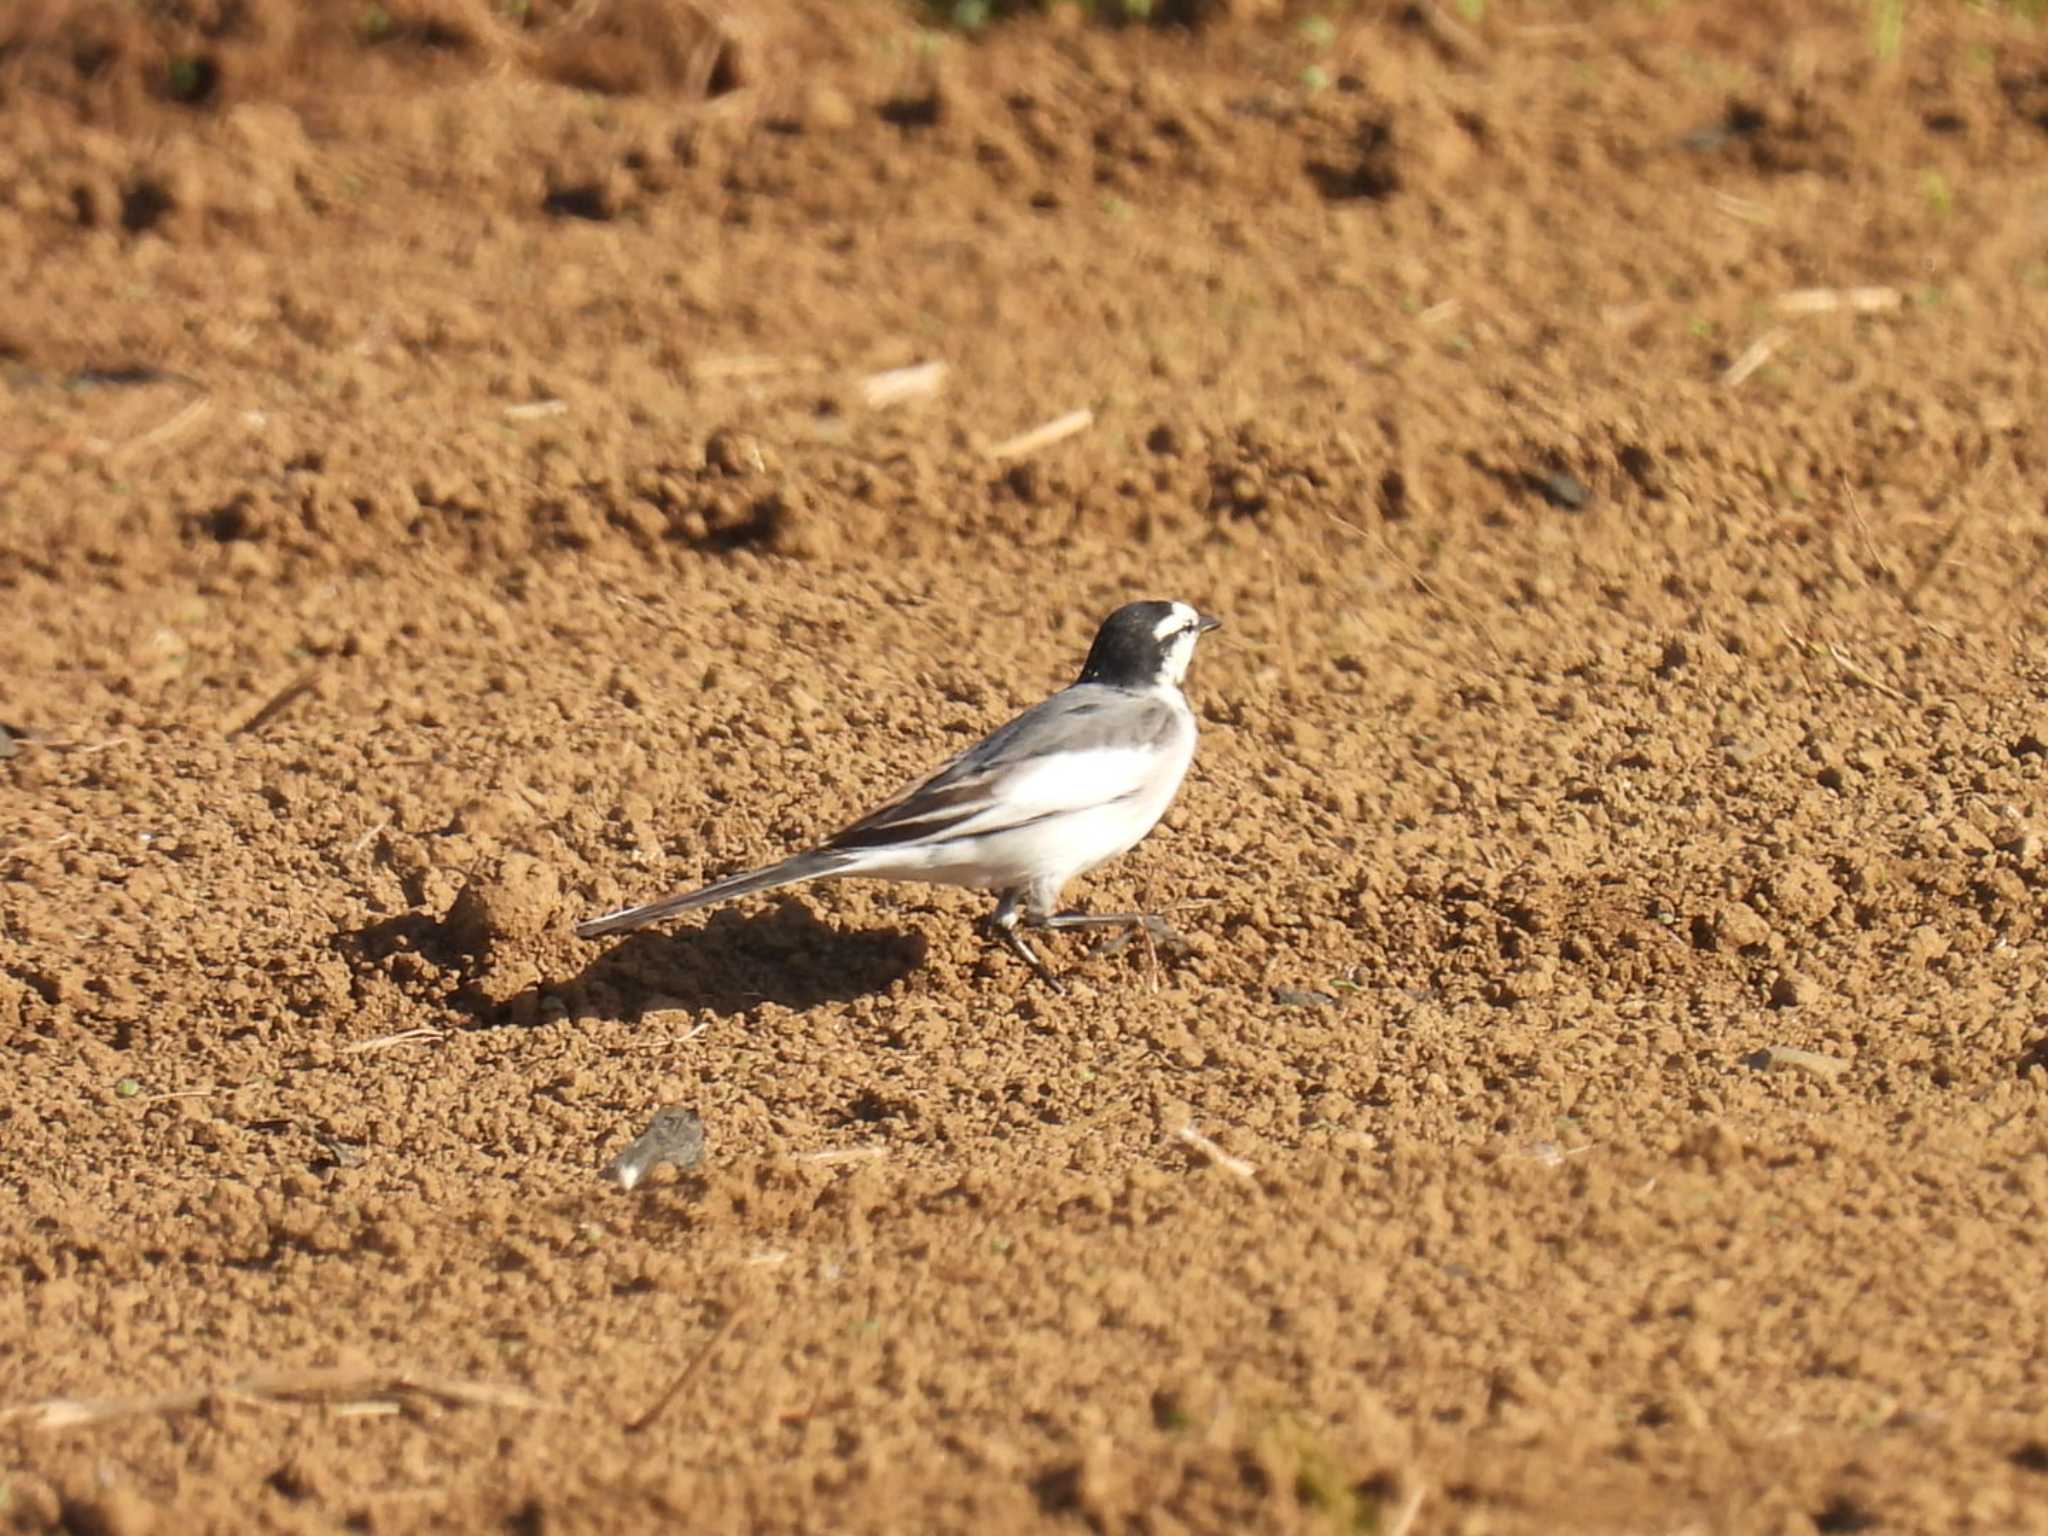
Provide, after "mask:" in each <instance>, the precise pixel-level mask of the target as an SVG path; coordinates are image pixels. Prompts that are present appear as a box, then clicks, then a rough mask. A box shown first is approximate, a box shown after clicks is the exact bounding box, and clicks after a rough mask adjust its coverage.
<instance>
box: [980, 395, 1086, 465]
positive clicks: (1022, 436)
mask: <svg viewBox="0 0 2048 1536" xmlns="http://www.w3.org/2000/svg"><path fill="white" fill-rule="evenodd" d="M1094 425H1095V413H1094V412H1093V411H1091V410H1089V409H1087V408H1086V407H1085V406H1084V407H1082V408H1081V409H1080V410H1078V411H1069V412H1067V414H1066V415H1064V416H1056V417H1054V418H1053V419H1052V420H1051V421H1048V422H1047V423H1046V424H1045V425H1044V426H1042V427H1033V428H1032V429H1031V430H1030V431H1029V432H1020V433H1018V434H1017V435H1016V436H1015V437H1010V438H1005V439H1004V440H1003V441H1002V442H1000V443H997V444H996V445H995V447H993V448H991V449H989V451H988V456H989V457H990V458H992V459H1021V458H1023V457H1024V456H1025V455H1026V454H1028V453H1036V452H1038V450H1039V449H1041V448H1050V447H1051V446H1052V445H1053V444H1054V443H1057V442H1060V441H1061V440H1063V439H1065V438H1069V437H1072V436H1073V435H1074V434H1075V433H1077V432H1086V431H1087V430H1088V429H1089V428H1090V427H1092V426H1094Z"/></svg>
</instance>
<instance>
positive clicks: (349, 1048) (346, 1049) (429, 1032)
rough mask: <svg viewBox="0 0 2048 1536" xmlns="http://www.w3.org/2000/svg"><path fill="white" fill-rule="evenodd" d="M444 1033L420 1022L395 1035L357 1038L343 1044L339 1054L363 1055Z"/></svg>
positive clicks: (439, 1037) (443, 1035) (440, 1037)
mask: <svg viewBox="0 0 2048 1536" xmlns="http://www.w3.org/2000/svg"><path fill="white" fill-rule="evenodd" d="M446 1035H447V1031H446V1030H440V1029H433V1028H431V1027H429V1026H427V1025H424V1024H422V1025H421V1026H420V1027H419V1028H418V1029H401V1030H400V1031H399V1032H398V1033H397V1034H395V1035H378V1036H377V1037H376V1038H375V1039H373V1040H358V1041H356V1042H355V1043H354V1044H353V1045H344V1046H343V1047H342V1048H341V1054H342V1055H344V1056H363V1055H367V1054H368V1053H369V1052H371V1051H388V1050H390V1049H391V1048H392V1047H393V1046H395V1045H412V1044H415V1043H417V1042H423V1041H427V1040H440V1039H444V1038H446Z"/></svg>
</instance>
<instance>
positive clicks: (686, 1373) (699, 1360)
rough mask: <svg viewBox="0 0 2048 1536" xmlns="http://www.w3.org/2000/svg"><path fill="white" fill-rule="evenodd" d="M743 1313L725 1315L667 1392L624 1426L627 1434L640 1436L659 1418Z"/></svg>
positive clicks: (671, 1383) (702, 1366)
mask: <svg viewBox="0 0 2048 1536" xmlns="http://www.w3.org/2000/svg"><path fill="white" fill-rule="evenodd" d="M744 1311H745V1309H744V1308H735V1309H734V1310H733V1311H731V1312H728V1313H727V1314H726V1316H725V1321H724V1322H722V1323H720V1324H719V1325H718V1331H717V1332H716V1333H714V1334H712V1335H711V1337H710V1338H708V1339H706V1340H705V1341H704V1345H703V1347H702V1348H701V1349H699V1350H698V1351H697V1353H696V1354H695V1355H694V1356H693V1357H692V1358H691V1360H690V1363H689V1364H688V1365H686V1366H684V1367H683V1369H682V1372H681V1374H680V1375H678V1376H677V1377H676V1379H675V1380H674V1381H672V1382H670V1383H669V1388H668V1390H667V1391H666V1392H664V1393H662V1394H661V1396H660V1397H659V1398H658V1399H656V1401H655V1404H654V1406H653V1407H652V1408H649V1409H648V1410H647V1411H646V1412H645V1413H643V1414H641V1415H640V1417H639V1418H637V1419H635V1420H633V1422H632V1423H630V1424H628V1425H627V1426H626V1433H627V1434H629V1435H637V1434H640V1433H642V1432H644V1431H645V1430H646V1429H647V1428H648V1427H649V1426H651V1425H652V1424H653V1423H654V1421H655V1420H656V1419H658V1418H660V1417H661V1415H662V1413H663V1412H664V1411H665V1410H666V1409H667V1408H668V1405H669V1404H670V1403H672V1402H674V1401H675V1397H676V1394H677V1393H678V1392H680V1391H682V1390H683V1387H684V1385H685V1384H686V1383H688V1381H689V1380H690V1378H691V1377H693V1376H695V1375H696V1374H697V1373H698V1372H699V1371H701V1370H702V1369H703V1368H704V1364H705V1362H706V1361H707V1360H709V1359H710V1358H711V1352H712V1351H713V1350H715V1349H717V1348H718V1346H719V1345H720V1344H723V1343H724V1342H725V1340H726V1336H727V1335H728V1334H730V1333H731V1332H732V1331H733V1329H734V1327H735V1326H737V1324H738V1323H739V1320H740V1317H741V1316H742V1315H743V1313H744Z"/></svg>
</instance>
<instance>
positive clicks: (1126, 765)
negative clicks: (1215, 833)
mask: <svg viewBox="0 0 2048 1536" xmlns="http://www.w3.org/2000/svg"><path fill="white" fill-rule="evenodd" d="M1180 728H1181V722H1180V719H1179V717H1178V716H1177V714H1176V713H1175V711H1174V709H1173V706H1172V705H1171V704H1169V703H1168V702H1166V701H1165V700H1163V699H1154V698H1149V697H1145V696H1142V695H1133V694H1128V693H1119V692H1111V691H1108V690H1095V689H1084V688H1082V687H1076V688H1069V689H1067V690H1066V691H1065V692H1063V693H1057V694H1054V695H1053V696H1052V697H1051V698H1050V699H1047V700H1046V701H1045V702H1044V703H1043V704H1040V705H1038V706H1037V707H1035V708H1033V709H1030V710H1027V711H1026V712H1025V713H1023V714H1021V715H1019V716H1018V717H1017V718H1016V719H1015V720H1012V721H1011V722H1010V723H1009V724H1008V725H1006V726H1004V727H1002V729H1000V730H998V731H997V732H995V734H993V735H992V736H990V737H988V738H987V739H986V740H984V741H982V742H980V743H978V744H976V745H975V746H973V747H970V748H969V749H968V750H967V751H965V752H963V753H961V754H960V756H958V757H956V758H954V759H953V760H952V761H951V762H949V763H947V764H946V765H945V766H944V767H942V768H940V769H939V770H938V772H936V773H934V774H933V775H932V776H931V777H930V778H927V779H924V780H922V781H920V782H919V783H916V784H913V785H911V786H910V787H909V788H908V789H906V790H904V791H903V792H902V793H901V794H898V795H897V796H895V797H894V798H893V799H891V800H889V801H887V802H885V803H884V804H882V805H880V806H877V807H876V808H875V809H874V810H873V811H871V812H869V813H868V814H867V815H866V816H864V817H862V818H861V819H860V820H859V821H857V822H855V823H854V824H853V825H852V826H850V827H848V828H846V830H845V831H843V832H841V833H840V834H839V835H838V836H836V837H834V838H833V839H832V840H831V841H830V842H828V843H827V844H826V845H825V846H826V847H827V848H835V849H856V848H885V847H892V846H899V845H901V844H904V843H914V842H942V841H952V840H954V839H956V838H969V837H986V836H988V835H990V834H992V833H997V832H1007V831H1012V830H1014V829H1016V828H1018V827H1023V826H1029V825H1030V824H1032V823H1033V822H1038V821H1044V820H1046V819H1047V818H1048V817H1053V816H1061V815H1068V814H1071V813H1073V812H1076V811H1085V810H1092V809H1094V808H1096V807H1098V806H1104V805H1110V804H1114V803H1115V802H1117V801H1120V800H1128V799H1132V798H1134V797H1136V796H1137V795H1139V794H1142V793H1143V792H1144V791H1145V790H1146V789H1147V788H1148V787H1149V786H1150V785H1151V784H1152V783H1153V782H1154V776H1155V775H1156V774H1157V773H1158V772H1159V771H1160V769H1161V765H1162V761H1163V759H1162V752H1163V751H1165V750H1166V749H1167V748H1168V747H1169V746H1170V745H1171V743H1172V740H1173V737H1174V733H1175V731H1176V730H1178V729H1180Z"/></svg>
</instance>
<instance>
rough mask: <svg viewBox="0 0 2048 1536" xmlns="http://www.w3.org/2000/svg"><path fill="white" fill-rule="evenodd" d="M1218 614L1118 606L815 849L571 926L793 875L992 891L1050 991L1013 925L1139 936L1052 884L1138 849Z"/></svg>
mask: <svg viewBox="0 0 2048 1536" xmlns="http://www.w3.org/2000/svg"><path fill="white" fill-rule="evenodd" d="M1221 622H1222V621H1221V620H1219V619H1212V618H1210V617H1209V616H1208V615H1207V614H1202V613H1197V612H1196V611H1195V610H1194V609H1192V608H1190V607H1189V606H1188V605H1187V604H1186V603H1159V602H1147V603H1127V604H1125V605H1124V606H1123V607H1121V608H1119V609H1117V611H1116V612H1115V613H1112V614H1111V615H1110V616H1109V617H1108V618H1107V619H1105V620H1103V622H1102V628H1101V629H1099V630H1097V631H1096V634H1095V643H1094V644H1093V645H1092V646H1090V647H1089V649H1088V660H1087V662H1086V664H1085V665H1083V666H1082V668H1081V676H1080V677H1079V679H1077V680H1076V681H1075V682H1074V683H1072V684H1071V685H1069V686H1068V687H1066V688H1063V689H1061V690H1060V691H1059V692H1058V693H1056V694H1054V695H1053V696H1052V697H1051V698H1049V699H1047V700H1046V701H1045V702H1044V703H1042V704H1038V705H1034V706H1033V707H1032V708H1030V709H1027V710H1026V711H1024V713H1023V714H1021V715H1019V716H1018V717H1017V718H1016V719H1014V720H1012V721H1011V722H1010V723H1009V724H1008V725H1005V726H1003V727H1002V728H1001V729H999V730H997V731H996V732H994V733H993V734H992V735H989V736H985V737H983V738H982V739H981V740H980V741H979V742H977V743H975V744H974V745H973V746H971V747H969V748H968V749H967V750H966V751H965V752H962V753H961V754H960V755H959V756H958V757H956V758H954V759H952V760H951V761H950V762H948V763H946V764H945V765H944V766H942V767H941V768H939V769H938V770H937V771H936V772H935V773H933V774H932V775H931V776H930V777H929V778H926V779H923V780H920V781H919V782H918V783H916V784H913V785H911V786H910V787H909V788H908V789H905V790H903V791H902V792H901V793H899V794H897V795H896V796H895V797H894V798H892V799H890V800H888V801H886V802H884V803H883V804H882V805H880V806H878V807H877V808H876V809H875V810H873V811H871V812H869V813H868V814H867V815H866V816H863V817H862V818H861V819H860V820H859V821H856V822H855V823H854V824H853V825H852V826H850V827H848V828H846V830H845V831H843V832H841V833H839V834H838V835H837V836H835V837H833V838H831V839H830V840H829V841H827V842H825V843H823V844H822V845H820V846H819V847H816V848H813V849H811V850H809V851H808V852H805V853H799V854H796V855H794V856H793V857H790V858H787V859H784V860H783V861H782V862H781V863H779V864H770V865H768V866H767V867H766V868H765V869H756V870H749V871H748V872H746V873H744V874H738V875H729V876H727V877H726V878H725V879H723V880H719V881H716V882H714V883H712V884H710V885H707V886H705V887H704V888H703V889H702V890H699V891H689V892H685V893H682V894H679V895H675V896H665V897H663V898H662V899H661V900H660V901H654V902H649V903H648V904H647V905H645V906H641V907H626V908H624V909H623V910H621V911H618V912H608V913H606V914H605V915H604V916H603V917H594V918H592V919H591V920H590V921H589V922H587V923H582V924H579V925H578V926H577V929H576V935H577V937H578V938H584V939H592V938H596V937H597V936H598V935H600V934H606V933H620V932H623V931H625V930H627V929H630V928H640V927H643V926H645V925H646V924H648V923H653V922H659V921H660V920H661V919H662V918H665V917H669V916H672V915H673V914H675V913H677V912H687V911H689V910H690V909H691V908H692V907H703V906H709V905H710V904H711V903H712V902H714V901H729V900H731V899H732V898H733V897H735V896H750V895H752V894H754V893H755V892H756V891H772V890H775V889H776V888H777V887H780V886H785V885H795V884H797V883H798V882H800V881H804V880H856V879H867V880H921V881H926V882H929V883H931V884H934V885H960V886H966V887H968V888H970V889H973V890H982V891H994V892H995V893H996V896H997V898H998V900H997V904H996V910H995V913H994V916H993V917H992V918H991V919H990V922H991V923H992V925H993V928H994V931H995V933H996V935H997V936H998V937H999V938H1000V939H1001V940H1002V942H1003V943H1004V944H1005V945H1007V946H1008V947H1009V948H1010V949H1011V950H1012V951H1014V952H1015V953H1016V954H1017V955H1018V956H1020V957H1021V958H1022V959H1023V960H1024V962H1025V963H1026V964H1027V965H1029V966H1030V967H1031V968H1032V970H1034V971H1035V972H1037V973H1038V975H1039V976H1040V977H1041V978H1042V979H1044V980H1045V982H1046V983H1047V984H1049V985H1050V986H1051V987H1052V988H1053V990H1054V991H1060V990H1063V989H1062V988H1061V987H1060V983H1059V980H1058V978H1057V977H1055V976H1054V975H1053V974H1052V972H1051V971H1049V970H1047V969H1046V966H1045V962H1044V961H1043V960H1041V959H1039V958H1038V953H1037V951H1035V950H1034V949H1032V947H1031V945H1030V943H1029V941H1027V940H1026V939H1025V937H1024V935H1023V934H1022V933H1021V932H1020V931H1019V930H1020V929H1024V928H1084V927H1121V928H1127V929H1128V928H1137V927H1143V928H1145V929H1146V930H1147V931H1148V932H1151V933H1155V934H1163V935H1170V934H1171V930H1170V929H1168V928H1167V927H1166V924H1165V922H1164V921H1163V920H1162V919H1161V918H1159V917H1158V916H1156V915H1154V914H1152V913H1145V912H1111V913H1095V912H1062V911H1060V910H1058V903H1059V895H1060V890H1061V888H1062V887H1064V886H1065V885H1066V883H1067V882H1068V881H1069V880H1072V879H1073V878H1074V877H1075V876H1076V875H1079V874H1083V873H1085V872H1086V871H1088V870H1091V869H1093V868H1095V866H1096V865H1098V864H1103V863H1106V862H1107V861H1109V860H1110V859H1113V858H1115V857H1116V856H1117V855H1118V854H1120V853H1126V852H1128V851H1129V850H1130V849H1132V848H1134V847H1136V846H1137V844H1138V842H1139V840H1140V839H1142V838H1143V837H1144V836H1145V834H1146V833H1147V832H1150V831H1151V830H1152V828H1153V827H1154V826H1156V825H1157V824H1158V822H1159V818H1160V817H1161V816H1163V815H1165V814H1166V808H1167V806H1168V805H1170V804H1171V803H1172V802H1173V797H1174V794H1175V792H1176V791H1177V790H1178V789H1179V788H1180V781H1181V779H1182V777H1183V776H1185V775H1186V773H1187V771H1188V764H1189V763H1191V762H1193V761H1194V756H1195V716H1194V712H1193V711H1192V710H1190V709H1189V708H1188V701H1187V700H1186V699H1185V698H1184V697H1182V695H1181V691H1180V685H1181V680H1182V679H1183V678H1185V677H1186V676H1187V671H1188V662H1189V660H1190V659H1191V658H1192V657H1193V656H1194V652H1195V641H1196V640H1197V639H1198V638H1199V637H1200V636H1201V635H1203V634H1204V633H1206V632H1207V631H1209V630H1212V629H1214V628H1216V626H1217V625H1218V624H1219V623H1221Z"/></svg>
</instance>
